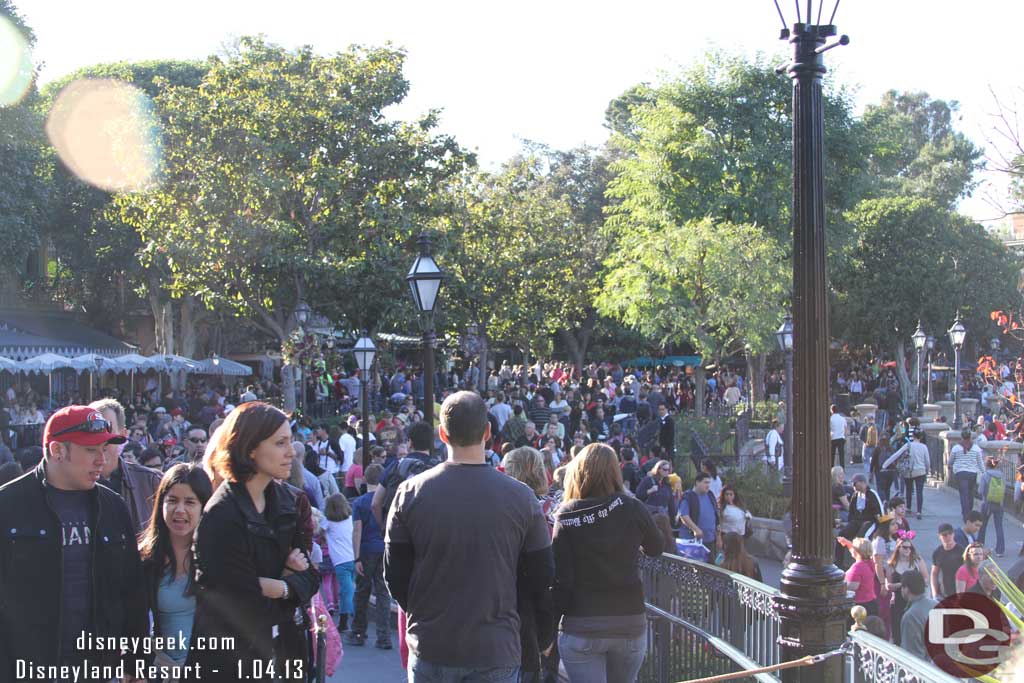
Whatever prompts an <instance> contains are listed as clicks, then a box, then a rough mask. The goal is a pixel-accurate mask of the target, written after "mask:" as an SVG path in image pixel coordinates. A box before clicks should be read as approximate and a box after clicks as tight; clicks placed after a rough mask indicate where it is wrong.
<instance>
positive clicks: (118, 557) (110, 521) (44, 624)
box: [0, 406, 149, 681]
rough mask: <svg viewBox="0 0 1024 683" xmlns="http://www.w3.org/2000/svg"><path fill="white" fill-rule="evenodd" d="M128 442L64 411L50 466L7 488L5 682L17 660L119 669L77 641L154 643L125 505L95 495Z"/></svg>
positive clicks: (1, 541)
mask: <svg viewBox="0 0 1024 683" xmlns="http://www.w3.org/2000/svg"><path fill="white" fill-rule="evenodd" d="M124 441H125V439H124V437H123V436H119V435H116V434H114V433H113V432H112V431H111V426H110V423H109V422H108V421H107V420H105V419H104V418H103V416H102V415H101V414H100V413H99V412H98V411H96V410H94V409H92V408H89V407H87V406H68V407H66V408H62V409H61V410H58V411H57V412H56V413H54V414H53V415H52V416H51V417H50V420H49V421H48V422H47V424H46V428H45V431H44V435H43V443H44V444H45V448H46V456H45V458H44V459H43V461H42V462H41V463H40V464H39V466H38V467H37V468H36V469H35V470H34V471H32V472H29V473H27V474H25V475H24V476H22V477H20V478H18V479H15V480H14V481H12V482H10V483H8V484H7V485H5V486H4V487H2V488H0V529H2V530H3V533H2V534H0V557H5V558H10V560H11V561H10V562H7V561H5V562H3V563H0V680H4V681H8V680H11V681H13V680H15V663H16V660H24V661H25V662H26V663H27V664H28V665H30V666H33V667H36V666H62V665H63V666H76V665H77V666H81V665H82V663H83V661H85V660H88V662H89V664H90V665H98V666H113V665H116V663H117V660H118V659H119V655H118V653H117V652H111V651H110V650H109V649H107V650H101V649H96V650H93V649H89V648H88V647H87V648H86V649H85V650H80V649H79V648H78V647H77V642H76V641H78V640H79V638H80V636H81V635H82V634H83V633H84V634H85V635H86V636H87V637H88V636H96V637H101V638H109V637H113V636H119V637H128V638H135V637H142V636H145V635H147V634H148V633H149V623H148V621H149V620H148V616H147V609H146V591H145V587H144V583H143V577H142V564H141V562H140V560H139V553H138V549H137V547H136V544H135V531H136V530H135V527H134V525H133V524H132V521H131V517H130V516H129V512H128V508H127V506H126V505H125V502H124V501H123V500H122V499H121V498H120V496H118V495H117V494H116V493H114V492H113V491H111V490H110V489H108V488H106V487H104V486H97V485H96V484H97V482H98V481H99V479H100V476H101V475H102V471H103V468H104V452H103V451H104V446H105V445H106V444H117V443H123V442H124ZM57 624H59V625H60V626H59V630H58V631H57V632H54V625H57ZM86 642H88V640H87V641H86ZM127 657H128V659H129V661H127V662H126V667H125V670H126V672H133V671H135V662H134V659H135V658H134V656H132V654H131V653H129V655H128V656H127Z"/></svg>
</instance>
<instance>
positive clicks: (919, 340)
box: [910, 320, 928, 415]
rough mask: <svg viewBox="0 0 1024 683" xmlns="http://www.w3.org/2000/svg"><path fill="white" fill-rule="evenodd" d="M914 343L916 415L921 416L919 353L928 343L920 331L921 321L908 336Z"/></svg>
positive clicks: (921, 330) (922, 331)
mask: <svg viewBox="0 0 1024 683" xmlns="http://www.w3.org/2000/svg"><path fill="white" fill-rule="evenodd" d="M910 338H911V339H912V340H913V341H914V348H915V349H917V384H916V385H915V386H916V387H917V414H918V415H921V414H922V409H923V401H922V400H921V353H922V352H923V351H924V347H925V344H927V343H928V335H926V334H925V333H924V330H923V329H921V321H920V320H918V321H917V329H916V330H914V334H912V335H911V336H910Z"/></svg>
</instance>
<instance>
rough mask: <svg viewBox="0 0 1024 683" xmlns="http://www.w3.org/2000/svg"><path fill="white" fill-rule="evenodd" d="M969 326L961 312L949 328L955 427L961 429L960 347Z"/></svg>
mask: <svg viewBox="0 0 1024 683" xmlns="http://www.w3.org/2000/svg"><path fill="white" fill-rule="evenodd" d="M966 336H967V328H965V327H964V324H963V323H962V322H960V312H959V311H957V314H956V320H954V321H953V326H952V327H951V328H949V341H950V343H951V344H952V345H953V429H960V349H962V348H963V345H964V337H966Z"/></svg>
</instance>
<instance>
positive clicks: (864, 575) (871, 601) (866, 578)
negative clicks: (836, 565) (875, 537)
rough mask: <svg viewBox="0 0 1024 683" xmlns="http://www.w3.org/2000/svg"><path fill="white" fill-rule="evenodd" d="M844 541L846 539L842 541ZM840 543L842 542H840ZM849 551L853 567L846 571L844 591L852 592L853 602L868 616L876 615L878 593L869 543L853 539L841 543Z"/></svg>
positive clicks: (862, 539) (864, 539)
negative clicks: (865, 611)
mask: <svg viewBox="0 0 1024 683" xmlns="http://www.w3.org/2000/svg"><path fill="white" fill-rule="evenodd" d="M843 540H844V541H845V540H846V539H843ZM840 542H841V543H842V541H840ZM843 545H845V546H846V547H847V548H849V549H850V555H852V556H853V560H854V562H853V566H852V567H850V568H849V569H847V570H846V589H847V590H848V591H853V601H854V602H855V603H857V604H858V605H860V606H862V607H863V608H864V609H866V610H867V612H868V615H869V616H870V615H877V614H878V591H877V590H876V589H875V585H876V584H875V579H876V578H877V577H876V576H875V565H874V564H873V563H872V561H871V557H872V555H873V553H872V550H871V541H869V540H868V539H866V538H855V539H854V540H853V541H846V543H843Z"/></svg>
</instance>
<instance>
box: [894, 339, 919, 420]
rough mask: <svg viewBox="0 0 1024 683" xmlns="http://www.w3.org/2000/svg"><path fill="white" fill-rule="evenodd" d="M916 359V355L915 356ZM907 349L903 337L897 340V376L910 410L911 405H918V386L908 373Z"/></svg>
mask: <svg viewBox="0 0 1024 683" xmlns="http://www.w3.org/2000/svg"><path fill="white" fill-rule="evenodd" d="M915 359H916V356H915ZM906 360H907V358H906V349H905V348H904V346H903V339H902V338H900V339H897V340H896V376H897V377H899V380H900V392H901V393H902V394H903V405H904V406H905V407H906V408H907V409H908V410H909V409H910V406H911V405H914V406H915V407H916V406H917V387H916V386H914V380H913V379H912V378H911V377H910V376H909V375H908V374H907V363H906Z"/></svg>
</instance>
